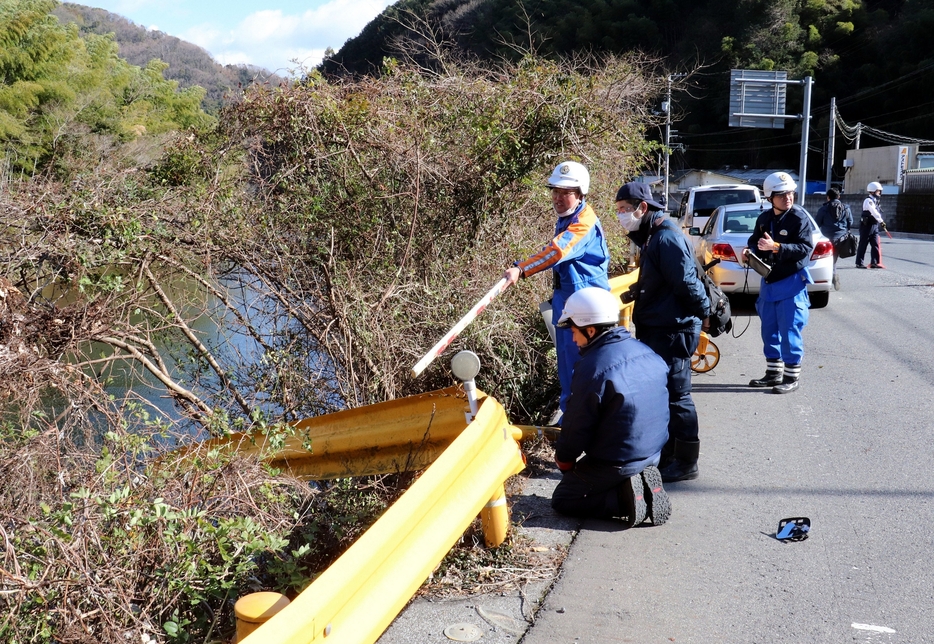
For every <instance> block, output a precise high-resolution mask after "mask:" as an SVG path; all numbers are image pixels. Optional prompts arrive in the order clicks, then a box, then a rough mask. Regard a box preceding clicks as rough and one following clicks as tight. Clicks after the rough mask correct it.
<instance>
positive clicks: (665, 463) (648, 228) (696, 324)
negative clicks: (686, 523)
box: [616, 182, 710, 482]
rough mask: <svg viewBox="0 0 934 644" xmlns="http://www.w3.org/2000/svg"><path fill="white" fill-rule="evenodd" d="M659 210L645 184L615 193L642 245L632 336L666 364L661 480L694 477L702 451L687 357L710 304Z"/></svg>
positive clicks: (686, 249) (687, 252)
mask: <svg viewBox="0 0 934 644" xmlns="http://www.w3.org/2000/svg"><path fill="white" fill-rule="evenodd" d="M662 210H663V207H662V205H661V204H660V203H658V202H656V201H655V200H654V199H652V193H651V191H650V190H649V187H648V186H647V185H646V184H644V183H635V182H632V183H627V184H625V185H623V186H622V187H621V188H620V189H619V191H618V192H617V193H616V215H617V218H618V219H619V223H620V224H621V225H622V227H623V228H625V229H626V230H627V231H629V239H630V240H632V242H633V243H634V244H636V245H637V246H638V247H639V248H640V254H639V279H638V281H637V282H636V284H635V287H634V288H635V292H634V293H633V296H634V298H635V304H634V305H633V313H632V319H633V323H634V324H635V327H636V337H638V338H639V340H641V341H642V342H644V343H645V344H647V345H648V346H649V347H650V348H651V349H652V350H653V351H654V352H655V353H657V354H658V355H659V356H661V358H662V359H663V360H664V361H665V363H666V364H667V365H668V411H669V421H668V442H667V444H666V445H665V448H664V449H663V450H662V460H661V462H660V463H659V469H660V470H661V473H662V480H663V481H665V482H671V481H687V480H691V479H696V478H697V476H698V469H697V460H698V456H699V454H700V440H699V438H698V423H697V409H696V408H695V406H694V399H693V398H691V356H692V355H693V354H694V351H695V350H696V349H697V343H698V342H699V341H700V332H701V326H702V324H703V322H702V321H706V318H707V313H708V310H709V307H710V302H709V300H708V299H707V291H706V290H705V289H704V285H703V283H702V282H701V281H700V278H699V277H698V275H697V262H696V260H695V259H694V254H693V251H692V249H691V245H690V243H689V242H688V240H687V238H686V237H685V236H684V235H683V234H682V233H681V231H680V230H679V228H678V227H677V226H676V225H675V224H674V223H672V222H671V220H670V219H669V218H668V217H666V216H665V213H664V212H662Z"/></svg>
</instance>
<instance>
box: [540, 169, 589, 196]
mask: <svg viewBox="0 0 934 644" xmlns="http://www.w3.org/2000/svg"><path fill="white" fill-rule="evenodd" d="M548 187H549V188H580V191H581V194H582V195H586V194H587V192H588V191H589V190H590V173H589V172H587V168H585V167H584V166H583V165H582V164H580V163H578V162H577V161H564V162H563V163H559V164H558V167H556V168H555V169H554V172H552V173H551V176H550V177H548Z"/></svg>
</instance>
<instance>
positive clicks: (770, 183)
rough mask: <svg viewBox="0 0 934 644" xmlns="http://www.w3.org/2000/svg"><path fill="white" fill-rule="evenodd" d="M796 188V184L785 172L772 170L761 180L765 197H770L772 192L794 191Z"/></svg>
mask: <svg viewBox="0 0 934 644" xmlns="http://www.w3.org/2000/svg"><path fill="white" fill-rule="evenodd" d="M797 189H798V184H796V183H795V180H794V179H792V178H791V175H790V174H788V173H787V172H773V173H772V174H770V175H769V176H767V177H766V178H765V181H763V182H762V192H763V193H764V194H765V196H766V197H771V196H772V193H773V192H794V191H795V190H797Z"/></svg>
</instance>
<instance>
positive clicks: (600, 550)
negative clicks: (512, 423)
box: [380, 239, 934, 644]
mask: <svg viewBox="0 0 934 644" xmlns="http://www.w3.org/2000/svg"><path fill="white" fill-rule="evenodd" d="M883 261H884V263H885V265H886V266H887V267H888V268H887V269H886V270H857V269H856V268H855V267H854V265H853V259H852V258H851V259H847V260H841V262H840V264H839V267H838V270H839V271H840V275H841V280H842V289H841V290H840V291H839V292H834V293H832V295H831V301H830V304H829V306H828V307H827V308H824V309H819V310H813V311H811V317H810V322H809V324H808V326H807V328H806V329H805V332H804V337H805V351H806V354H805V359H804V362H803V371H802V377H801V378H802V380H801V382H802V384H801V387H800V388H799V389H798V391H796V392H794V393H791V394H788V395H775V394H772V393H770V392H769V391H763V390H756V389H751V388H749V387H748V386H747V384H746V383H747V382H748V381H749V380H750V379H751V378H756V377H759V376H761V375H762V373H763V372H764V368H765V361H764V358H763V357H762V349H761V341H760V338H759V321H758V318H757V317H755V313H754V312H753V311H752V310H751V304H752V302H751V301H749V300H747V301H746V302H745V306H744V303H743V302H736V303H735V306H734V317H735V320H734V323H735V325H736V328H735V329H734V332H733V333H734V334H735V335H737V336H738V337H733V336H729V337H720V338H717V339H716V340H715V342H716V343H717V345H718V346H719V348H720V353H721V359H720V363H719V365H718V366H717V367H716V369H714V370H713V371H711V372H709V373H707V374H695V377H694V391H695V401H696V403H697V406H698V410H699V416H700V422H701V459H700V471H701V476H700V478H699V479H697V480H695V481H688V482H682V483H676V484H671V485H669V486H667V488H668V490H669V494H670V495H671V497H672V504H673V514H672V518H671V520H670V521H669V522H668V523H667V524H666V525H664V526H660V527H652V526H648V525H647V526H645V527H640V528H636V529H633V530H628V531H623V530H620V529H619V526H618V524H616V523H614V522H603V521H584V522H583V523H582V524H581V525H580V529H579V531H578V532H577V533H576V535H575V534H573V530H574V527H573V526H572V527H571V528H570V532H568V526H567V525H564V526H557V530H556V534H570V535H572V536H573V541H572V542H571V545H570V552H569V555H568V558H567V560H566V562H565V564H564V566H563V568H562V571H561V573H560V576H559V577H558V579H557V581H556V582H555V584H554V586H553V587H552V588H551V589H550V590H547V589H546V590H545V591H543V594H544V600H543V602H542V603H541V605H540V606H538V607H537V609H535V610H534V614H533V611H531V610H526V609H525V608H523V609H522V611H523V613H522V614H519V615H518V616H519V617H523V618H524V619H525V620H526V621H530V622H531V625H530V626H528V627H527V629H526V630H525V632H524V633H522V632H521V631H515V629H514V628H513V629H511V630H512V631H514V632H510V629H509V628H507V629H505V630H504V629H503V628H497V627H496V625H495V623H493V622H491V620H489V619H487V620H486V622H487V623H484V622H482V621H480V622H479V623H480V625H481V626H482V627H483V630H482V633H481V635H480V639H478V640H476V641H480V642H500V641H503V642H505V641H508V642H521V644H556V643H561V642H566V643H568V644H584V643H594V644H596V643H600V644H603V643H609V642H638V643H654V642H659V643H665V642H676V643H680V644H691V643H698V644H700V643H703V644H709V643H712V642H717V643H727V644H728V643H743V644H746V643H760V642H761V643H773V642H781V643H783V644H787V643H792V642H794V643H800V642H828V643H839V642H873V643H879V644H881V643H890V642H905V643H919V642H922V643H923V642H934V511H932V510H934V242H932V241H921V240H917V241H916V240H909V239H895V240H888V239H885V240H884V243H883ZM750 313H751V315H750ZM536 498H537V497H536ZM539 500H542V501H543V500H544V499H543V498H542V499H539ZM802 516H804V517H809V518H810V520H811V532H810V537H809V538H808V539H807V540H805V541H801V542H795V543H789V542H780V541H778V540H776V539H775V538H774V534H775V532H776V530H777V528H778V523H779V520H780V519H783V518H787V517H802ZM562 530H563V531H564V532H562ZM483 601H484V600H483V598H480V599H474V600H471V602H470V603H469V604H467V605H466V606H465V605H458V606H452V607H449V609H448V611H447V612H445V610H444V609H442V607H440V606H438V605H435V606H434V607H432V606H430V605H427V604H425V603H424V602H423V603H421V604H420V606H415V605H413V606H412V607H411V608H410V609H409V610H410V611H413V612H412V613H411V614H417V615H418V617H417V619H412V618H411V617H410V618H409V621H408V623H409V624H412V626H409V627H406V623H407V622H406V618H405V614H403V616H401V617H400V619H399V620H397V623H396V624H394V625H393V627H392V629H390V632H387V634H386V635H385V636H384V638H381V640H380V641H381V643H382V642H404V641H419V642H429V641H431V642H436V641H437V642H443V641H450V639H449V638H445V637H444V636H443V631H442V628H443V627H444V626H445V625H450V624H451V623H452V622H454V621H464V619H466V618H468V617H469V618H472V619H473V621H477V620H476V614H474V613H473V612H469V611H467V610H465V609H470V608H476V607H477V606H480V605H482V604H483ZM489 605H491V604H488V606H489ZM414 611H419V612H417V613H415V612H414ZM456 611H460V612H456ZM477 612H480V611H479V610H478V611H477ZM507 612H508V609H507V608H504V610H503V615H505V614H506V613H507ZM513 615H514V617H515V616H516V615H517V613H515V611H514V612H513ZM461 617H463V618H464V619H461ZM466 621H471V620H470V619H467V620H466ZM433 622H434V623H433ZM415 623H417V624H418V628H420V629H421V631H419V632H418V634H416V632H415V630H413V629H414V628H415V626H414V624H415ZM519 623H521V622H520V621H517V620H516V619H513V620H512V622H510V624H511V625H512V626H513V627H515V625H516V624H519ZM510 624H507V625H510ZM523 625H524V624H523Z"/></svg>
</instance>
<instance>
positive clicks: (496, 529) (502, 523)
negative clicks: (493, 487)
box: [480, 485, 509, 548]
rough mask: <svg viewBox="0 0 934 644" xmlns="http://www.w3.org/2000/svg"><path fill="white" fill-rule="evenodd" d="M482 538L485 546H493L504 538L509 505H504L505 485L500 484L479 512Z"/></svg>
mask: <svg viewBox="0 0 934 644" xmlns="http://www.w3.org/2000/svg"><path fill="white" fill-rule="evenodd" d="M480 524H481V525H482V526H483V540H484V542H485V543H486V545H487V547H490V548H495V547H496V546H498V545H500V544H501V543H503V541H505V540H506V532H507V531H508V530H509V506H508V505H506V487H505V486H504V485H500V486H499V489H498V490H497V491H496V494H494V495H493V498H492V499H490V501H489V502H488V503H487V504H486V505H485V506H483V510H482V511H481V512H480Z"/></svg>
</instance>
